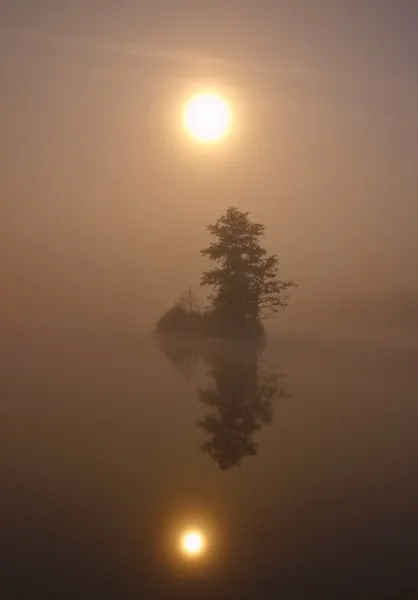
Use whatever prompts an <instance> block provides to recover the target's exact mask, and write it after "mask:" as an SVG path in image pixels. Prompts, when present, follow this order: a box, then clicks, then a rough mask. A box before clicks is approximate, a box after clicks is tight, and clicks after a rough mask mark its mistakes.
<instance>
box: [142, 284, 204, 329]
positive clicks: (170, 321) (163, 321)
mask: <svg viewBox="0 0 418 600" xmlns="http://www.w3.org/2000/svg"><path fill="white" fill-rule="evenodd" d="M154 333H156V334H157V335H180V336H181V335H186V336H193V335H202V333H203V313H202V311H201V303H200V301H199V299H198V297H197V296H196V295H195V294H194V293H193V292H192V290H190V289H189V290H188V291H187V292H186V293H185V294H183V296H181V297H180V298H179V299H178V300H177V301H176V302H175V303H174V305H173V306H172V307H171V308H169V309H168V310H167V311H166V312H165V313H164V314H163V315H162V316H161V317H160V319H159V320H158V322H157V324H156V326H155V330H154Z"/></svg>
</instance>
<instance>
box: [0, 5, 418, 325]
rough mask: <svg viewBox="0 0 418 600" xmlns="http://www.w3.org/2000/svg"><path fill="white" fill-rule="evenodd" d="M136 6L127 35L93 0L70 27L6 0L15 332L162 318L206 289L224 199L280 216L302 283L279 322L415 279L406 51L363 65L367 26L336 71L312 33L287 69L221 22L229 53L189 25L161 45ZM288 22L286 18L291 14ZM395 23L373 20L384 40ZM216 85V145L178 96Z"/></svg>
mask: <svg viewBox="0 0 418 600" xmlns="http://www.w3.org/2000/svg"><path fill="white" fill-rule="evenodd" d="M22 6H23V4H22ZM305 8H306V7H305ZM7 9H8V10H7ZM125 9H126V11H127V12H126V16H125V21H124V23H125V26H126V29H125V32H124V31H123V28H122V26H121V22H122V18H121V16H120V15H119V20H117V19H116V20H114V21H109V23H108V24H107V25H106V23H105V22H104V15H103V12H101V13H100V15H99V14H98V13H97V11H96V12H94V10H93V8H91V7H90V8H89V9H88V10H87V9H86V11H87V12H86V20H85V21H84V25H83V27H80V26H77V23H78V22H79V21H77V20H74V19H76V16H77V15H78V16H80V14H82V13H80V11H81V8H80V7H78V6H77V5H76V6H75V7H74V10H73V11H72V14H73V17H74V19H73V20H71V19H69V18H68V15H67V21H66V24H65V25H64V16H65V15H64V14H61V16H59V15H58V13H56V14H55V12H54V11H53V9H52V8H51V6H49V5H47V3H45V6H44V12H39V13H38V12H37V11H36V14H33V13H24V12H21V13H20V12H19V10H18V9H17V7H16V6H15V8H14V9H13V10H12V8H11V6H8V5H7V3H6V4H5V7H4V8H3V10H4V11H5V12H4V14H5V19H4V21H3V23H4V26H3V29H2V31H1V33H0V43H1V48H2V53H1V58H0V70H1V77H2V94H1V98H0V120H1V124H2V137H3V144H2V149H1V161H0V165H1V166H0V169H1V177H0V197H1V237H2V240H3V244H4V248H5V251H4V252H2V254H1V259H0V260H1V276H2V281H3V288H4V293H3V295H2V303H1V324H2V326H5V325H6V324H8V325H10V324H14V325H16V326H31V327H32V326H36V325H37V324H38V325H39V324H44V325H45V324H47V323H49V324H51V325H53V326H60V327H66V326H70V327H74V326H76V325H78V326H80V327H85V326H87V324H90V325H91V326H94V327H112V328H119V327H120V328H123V329H126V328H132V327H134V328H136V329H139V330H149V328H150V324H151V323H152V322H153V321H154V320H155V319H156V318H157V316H158V315H159V314H160V313H161V311H162V310H163V309H165V308H166V307H167V306H168V305H170V303H171V302H172V301H173V300H174V299H175V298H176V297H178V296H179V295H180V294H181V293H182V292H183V291H184V290H185V289H186V288H187V287H189V286H191V287H192V288H194V289H196V290H197V291H198V288H199V276H200V273H201V272H202V270H203V269H204V268H205V267H206V264H205V262H204V260H203V259H202V258H201V257H200V254H199V250H200V249H201V248H202V247H203V246H204V245H205V243H206V242H207V236H206V233H205V226H206V224H207V223H209V222H213V221H214V220H215V219H216V218H217V217H218V216H219V215H220V214H221V213H222V212H223V211H224V210H225V209H226V208H227V207H228V206H229V205H235V206H237V207H239V208H240V209H245V210H249V211H250V216H251V217H252V218H253V219H255V220H258V221H261V222H262V223H264V224H265V225H266V228H267V236H266V244H267V247H268V249H269V250H270V251H272V252H275V253H277V254H278V255H279V258H280V261H281V268H282V275H283V276H284V277H290V278H292V279H293V280H294V281H296V282H297V283H298V284H299V288H298V290H296V291H295V292H294V295H293V297H292V302H291V304H292V307H291V308H290V309H289V311H288V314H287V315H285V316H283V317H280V319H281V322H283V321H286V322H287V325H288V326H290V323H291V322H292V319H293V321H294V322H295V325H296V324H297V323H300V322H301V321H300V320H301V319H302V318H303V319H304V320H305V321H306V322H309V320H311V321H312V320H313V316H312V315H313V313H312V310H313V307H314V308H315V310H317V309H318V310H319V312H321V314H323V316H324V318H325V317H326V315H327V312H328V308H327V307H328V306H329V305H330V304H331V305H333V304H334V303H335V302H339V301H341V300H343V301H345V300H344V299H345V298H346V297H349V298H356V297H367V298H369V297H370V296H373V297H374V298H377V299H379V297H380V295H381V294H386V293H387V292H392V291H397V290H401V291H406V292H409V291H412V292H416V291H418V285H417V278H416V276H415V273H416V271H417V266H418V264H417V262H418V261H417V256H418V252H417V242H416V239H415V238H416V236H415V228H416V222H417V217H418V207H417V203H416V202H415V196H416V190H417V189H418V172H417V170H416V168H415V165H416V159H417V156H418V135H417V132H418V128H417V126H418V122H417V116H416V110H415V106H416V100H417V96H418V88H417V84H416V82H415V81H414V80H412V79H411V77H410V76H409V75H408V72H407V71H406V69H405V68H404V69H403V70H400V69H399V68H398V67H399V65H396V64H394V61H395V58H397V59H399V56H398V55H397V54H394V55H393V56H392V60H391V61H388V62H387V64H386V66H385V70H384V71H383V70H382V69H381V68H377V63H376V62H373V61H374V60H375V59H376V56H375V53H374V51H372V50H371V49H370V52H369V53H368V54H367V57H368V60H364V61H363V63H361V65H360V66H359V67H358V68H357V71H355V70H353V69H351V68H350V65H351V66H353V65H355V64H356V62H355V43H354V37H353V38H350V40H348V39H347V40H346V42H347V43H346V45H345V46H344V48H345V50H346V54H347V56H351V59H352V62H351V63H348V62H347V60H346V59H347V56H345V59H344V57H343V56H342V55H341V56H340V55H336V58H339V60H340V64H339V65H335V64H334V65H331V64H330V63H329V61H330V57H329V56H328V62H326V61H322V63H321V62H320V61H319V58H320V57H322V54H321V53H320V49H321V47H320V45H319V40H318V39H317V40H315V39H310V37H309V36H308V35H307V37H306V38H305V39H304V42H303V44H302V43H301V44H300V48H299V54H295V56H297V59H295V60H294V61H293V62H291V61H290V58H289V52H288V53H287V54H286V53H285V52H284V49H283V52H282V53H280V52H278V48H276V49H275V50H274V51H273V49H272V50H271V56H270V60H267V56H264V55H263V53H262V50H263V48H264V49H265V50H266V48H267V47H265V46H263V45H260V48H259V52H258V53H255V54H254V55H253V57H252V58H251V52H250V51H249V49H248V46H246V45H245V44H244V43H243V40H244V39H245V35H244V33H245V29H244V30H243V31H241V30H240V32H238V31H237V32H236V33H234V34H233V35H232V37H231V38H230V42H231V44H230V49H229V53H228V52H226V51H224V52H222V50H225V48H224V47H223V45H222V41H225V39H226V38H225V36H224V35H223V34H222V32H220V34H219V35H220V41H219V45H218V47H217V49H218V52H217V53H216V54H215V53H214V45H213V44H212V45H211V44H208V43H206V45H205V37H204V36H203V37H202V38H201V39H202V43H201V44H200V46H199V47H197V46H196V45H195V46H194V50H195V51H196V52H195V53H194V54H193V53H192V52H191V50H192V48H193V46H192V41H193V39H192V32H191V31H189V29H187V27H186V26H185V27H184V28H183V29H184V30H187V31H188V32H189V34H188V35H186V34H185V35H183V37H182V36H181V35H178V37H177V38H176V39H174V38H173V36H169V35H168V34H167V36H166V37H165V40H164V39H163V38H162V36H161V35H160V36H155V39H154V41H155V44H154V46H151V48H150V47H149V45H150V41H152V35H145V33H144V32H145V25H142V26H139V25H138V27H139V28H140V31H141V32H142V34H141V35H139V36H137V40H138V41H137V42H135V36H134V35H133V31H132V29H129V27H128V23H129V19H128V15H130V16H133V15H134V13H132V14H131V13H129V11H128V8H127V5H126V6H125ZM109 10H110V4H109ZM131 10H132V11H133V10H134V9H133V8H131ZM213 10H214V11H215V8H214V9H213ZM228 10H229V9H228ZM289 11H290V12H289ZM324 11H325V9H324ZM111 14H113V13H111V12H109V15H111ZM214 14H215V12H214ZM324 14H326V13H325V12H324ZM338 14H339V13H338ZM30 15H32V17H31V16H30ZM42 15H43V16H42ZM53 15H55V17H54V18H56V20H54V18H53ZM88 15H89V17H88ZM94 16H96V17H97V18H96V20H94V19H93V17H94ZM285 16H286V18H287V21H286V23H287V24H288V26H289V27H290V29H291V27H292V26H291V23H292V21H291V16H292V11H291V8H289V7H287V8H286V10H285ZM322 16H323V15H322ZM331 16H332V15H331ZM340 16H341V15H340ZM47 17H48V18H47ZM148 17H149V18H150V16H149V15H148ZM189 17H190V19H192V16H190V15H189ZM189 17H187V18H189ZM89 18H90V20H89ZM154 18H155V19H156V17H155V15H154ZM187 18H186V19H185V22H186V21H187ZM228 18H232V14H231V15H229V12H226V16H225V19H226V21H227V22H228ZM328 18H331V17H330V16H328ZM332 18H337V16H336V14H335V15H334V16H333V17H332ZM157 21H158V20H157ZM157 21H156V22H157ZM321 22H322V21H321ZM110 23H111V24H112V26H110ZM336 23H337V24H338V23H339V21H338V20H337V21H336ZM350 23H351V21H350ZM367 23H368V21H367V20H366V21H365V22H363V24H362V27H363V28H364V27H367V26H368V25H367ZM293 25H294V24H293ZM314 25H315V23H314ZM369 25H370V24H369ZM208 26H209V25H208ZM315 26H318V23H316V25H315ZM141 27H143V29H141ZM165 27H166V29H167V28H168V25H167V24H166V25H165ZM196 27H197V30H196V31H199V32H200V33H201V34H202V31H201V29H199V27H200V26H199V27H198V26H197V25H196ZM166 29H164V28H163V29H161V31H166ZM283 29H284V26H283ZM255 30H256V31H258V30H257V29H255ZM318 31H320V30H319V29H318ZM348 32H351V29H350V27H349V28H348ZM183 33H184V31H183ZM259 34H260V37H259V38H257V39H258V41H259V42H260V44H261V30H260V31H259ZM387 34H388V32H385V31H381V32H379V31H378V32H376V37H375V41H376V40H377V42H376V43H377V44H381V47H382V48H383V47H384V41H385V40H387V39H392V38H391V37H389V38H387ZM395 34H396V32H395V31H393V32H392V37H393V36H395ZM254 35H255V34H254ZM347 35H348V34H347ZM385 35H386V37H385ZM249 39H250V40H251V38H249ZM298 39H299V38H298V37H295V38H294V39H293V41H292V44H293V46H295V44H297V40H298ZM80 40H82V41H80ZM83 40H84V42H83ZM182 41H183V46H182V45H181V42H182ZM135 43H136V45H135ZM265 43H267V42H265ZM281 43H282V45H283V46H284V45H285V41H284V40H282V42H281ZM288 43H289V48H290V46H291V42H290V41H288ZM359 43H360V42H359ZM361 43H363V44H365V43H366V42H365V38H364V39H363V41H362V42H361ZM129 44H131V45H129ZM147 44H148V45H147ZM240 44H241V46H240ZM330 44H331V46H332V44H334V45H335V40H334V41H332V40H331V41H330ZM308 45H309V52H308V47H307V46H308ZM303 46H305V47H303ZM240 47H241V48H242V53H241V55H238V52H237V50H238V49H239V48H240ZM377 47H380V46H379V45H378V46H377ZM161 48H162V49H163V50H162V49H161ZM350 49H351V51H352V53H353V54H352V55H350V54H349V50H350ZM180 50H183V52H182V53H181V52H180ZM302 50H304V54H303V55H302V54H301V52H302ZM199 52H200V53H201V54H204V55H207V56H208V57H209V58H208V59H207V60H202V58H201V57H199V56H198V53H199ZM214 58H217V59H221V60H215V59H214ZM303 59H305V63H304V61H303ZM369 63H370V64H369ZM295 65H296V66H295ZM301 65H302V66H303V67H304V68H301ZM404 66H405V67H406V66H407V63H405V65H404ZM207 82H210V83H211V84H212V85H213V82H215V84H216V85H218V86H219V87H220V89H222V90H223V91H225V92H226V93H227V94H228V97H229V98H230V99H231V102H232V105H233V108H234V111H235V129H234V132H233V136H232V137H231V138H230V139H229V140H228V141H227V142H225V143H224V144H223V145H221V146H219V147H217V148H216V150H215V149H213V148H209V149H208V148H199V147H198V146H197V145H196V144H195V143H193V142H191V141H190V140H189V139H186V136H185V135H184V132H183V131H182V130H181V124H180V116H179V115H180V113H179V111H180V107H181V102H182V99H183V98H184V97H185V95H187V93H189V91H190V90H192V89H194V88H195V87H196V86H199V85H201V84H202V83H204V84H205V83H207ZM203 297H204V296H203ZM373 302H375V301H374V300H373ZM317 314H319V313H317ZM318 318H319V317H318V316H317V317H315V320H316V322H317V320H318ZM340 318H341V319H343V316H342V314H341V317H340ZM334 321H335V319H334Z"/></svg>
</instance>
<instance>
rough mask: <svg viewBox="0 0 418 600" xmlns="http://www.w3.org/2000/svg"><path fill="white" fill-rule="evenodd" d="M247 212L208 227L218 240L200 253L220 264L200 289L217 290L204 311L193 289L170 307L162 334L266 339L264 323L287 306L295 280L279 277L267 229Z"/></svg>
mask: <svg viewBox="0 0 418 600" xmlns="http://www.w3.org/2000/svg"><path fill="white" fill-rule="evenodd" d="M248 215H249V213H248V212H242V211H240V210H238V209H237V208H234V207H230V208H228V210H227V211H226V213H225V214H224V215H222V216H221V217H219V218H218V219H217V221H216V222H215V223H214V224H212V225H208V226H207V230H208V231H209V232H210V234H211V235H212V236H213V237H214V241H213V242H212V243H211V244H210V245H209V246H208V247H207V248H204V249H203V250H201V254H202V256H204V257H207V258H209V259H210V260H211V261H213V262H214V263H215V266H214V268H212V269H209V270H207V271H204V272H203V274H202V277H201V282H200V284H201V286H207V287H210V288H211V289H212V293H211V295H210V296H209V297H208V302H209V305H208V306H207V307H206V308H203V307H201V305H200V303H199V301H198V299H197V298H196V296H195V295H194V294H193V293H192V291H191V290H189V292H187V293H186V294H185V295H184V296H183V297H182V298H180V300H178V301H177V302H175V304H174V305H173V306H172V307H171V308H169V309H168V310H167V311H166V312H165V313H164V314H163V315H162V316H161V318H160V319H159V320H158V322H157V324H156V326H155V334H156V335H157V336H164V337H165V336H170V337H172V336H173V337H174V336H175V337H182V338H197V339H199V340H202V339H214V338H215V339H229V340H244V339H246V340H257V339H260V338H262V337H264V336H265V328H264V325H263V320H264V319H266V318H268V317H271V316H272V315H273V314H275V313H277V312H279V310H280V309H282V308H284V307H285V306H287V300H288V296H287V290H288V289H289V288H291V287H294V286H295V283H293V282H292V281H282V280H281V279H280V278H279V267H278V258H277V256H276V255H274V254H273V255H269V254H268V253H267V250H266V249H265V248H263V247H262V246H261V244H260V238H261V236H263V235H264V225H262V224H260V223H255V222H253V221H251V220H250V218H249V216H248Z"/></svg>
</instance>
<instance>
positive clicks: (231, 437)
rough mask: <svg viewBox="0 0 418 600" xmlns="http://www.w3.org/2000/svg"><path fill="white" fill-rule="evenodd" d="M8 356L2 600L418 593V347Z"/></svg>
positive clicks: (71, 347)
mask: <svg viewBox="0 0 418 600" xmlns="http://www.w3.org/2000/svg"><path fill="white" fill-rule="evenodd" d="M2 346H3V350H2V367H1V369H2V372H3V373H2V382H3V383H2V387H3V390H2V392H3V393H2V403H1V427H2V432H1V440H2V448H3V450H2V453H1V458H0V460H1V463H0V464H1V489H2V494H1V512H0V526H1V530H0V547H1V552H2V556H1V559H2V569H1V570H2V572H3V576H2V578H1V579H2V583H1V587H2V594H1V597H2V598H5V599H8V598H15V597H16V598H17V597H21V598H57V599H61V598H62V599H64V598H65V599H67V598H74V599H75V598H77V599H84V598H86V599H87V598H89V599H92V598H100V599H102V598H103V599H104V598H118V599H119V598H120V599H123V598H129V599H130V598H188V597H193V598H195V597H213V598H215V597H216V598H223V597H225V598H254V599H255V598H257V599H258V598H260V599H265V598H284V599H287V598H289V599H290V598H295V599H298V598H316V597H318V598H345V597H347V598H395V597H396V598H404V597H405V598H416V597H418V595H417V594H418V592H417V590H418V508H417V507H418V438H417V424H418V370H417V366H418V361H417V358H418V343H414V342H411V341H404V340H393V339H391V340H388V339H386V340H384V339H383V340H382V339H375V340H365V339H362V340H354V339H351V340H345V341H336V340H331V339H328V340H325V339H322V340H319V339H289V338H286V339H282V340H279V339H278V340H271V341H270V342H269V343H268V344H267V346H266V347H265V348H264V349H261V350H260V349H259V350H257V351H256V350H255V349H249V348H245V347H243V346H241V347H237V346H234V347H232V346H231V347H226V346H225V345H223V346H220V345H216V344H215V345H211V346H210V347H209V346H207V347H205V348H202V347H200V348H197V347H196V346H193V345H191V344H180V345H178V344H177V345H176V344H174V345H173V344H171V345H168V346H167V345H166V346H165V347H164V348H161V347H159V346H158V345H157V344H156V343H155V342H154V341H153V340H151V339H147V338H145V337H144V338H135V337H134V336H128V335H127V336H123V335H118V336H110V335H109V336H107V335H100V336H99V335H93V334H91V335H84V336H75V335H73V336H69V335H68V334H66V335H59V336H58V335H56V334H54V335H53V334H43V335H39V334H33V333H32V334H31V335H24V336H22V335H13V336H8V337H7V336H6V339H5V340H3V345H2ZM191 526H193V527H194V526H198V527H199V528H200V529H201V530H202V531H203V532H204V533H205V535H206V537H207V551H206V553H205V554H204V555H202V556H201V557H200V558H199V559H196V560H194V561H190V560H187V559H186V558H185V557H184V556H183V555H182V554H181V553H180V552H179V549H178V537H179V536H180V535H181V533H182V532H183V531H184V530H185V529H187V528H188V527H191Z"/></svg>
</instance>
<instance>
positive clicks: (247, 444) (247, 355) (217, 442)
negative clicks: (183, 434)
mask: <svg viewBox="0 0 418 600" xmlns="http://www.w3.org/2000/svg"><path fill="white" fill-rule="evenodd" d="M259 354H260V352H259V348H258V347H256V346H255V345H254V344H252V345H251V346H247V347H245V348H244V349H243V348H232V349H231V348H224V349H223V350H219V349H216V351H213V352H211V353H210V354H207V355H206V357H205V360H206V361H207V362H208V363H209V365H210V372H209V375H210V377H211V379H212V382H211V384H210V385H209V386H208V387H206V388H199V390H198V395H199V399H200V401H201V402H202V403H203V404H205V405H206V406H208V407H210V408H211V409H212V410H211V412H210V413H208V414H207V415H206V416H205V417H203V418H202V419H200V420H198V422H197V424H198V426H199V427H200V428H202V429H203V430H204V431H205V433H206V434H208V435H209V439H208V440H207V441H205V442H204V443H203V444H202V446H201V448H202V450H203V451H204V452H207V453H208V454H209V455H210V456H211V458H212V459H213V460H214V461H215V462H216V463H217V464H218V465H219V467H220V468H221V469H222V470H226V469H229V468H231V467H234V466H240V465H241V462H242V459H243V458H244V457H245V456H254V455H256V454H257V450H258V446H257V444H256V442H255V440H254V434H255V433H256V432H257V431H259V430H260V429H261V428H262V426H263V425H267V424H269V423H271V421H272V419H273V402H274V401H275V400H276V399H277V398H279V397H280V398H283V397H287V393H286V392H285V389H284V381H283V378H282V376H280V375H279V374H277V372H275V371H274V370H272V369H269V368H268V367H267V366H266V365H264V364H263V363H262V362H261V357H260V356H259Z"/></svg>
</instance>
